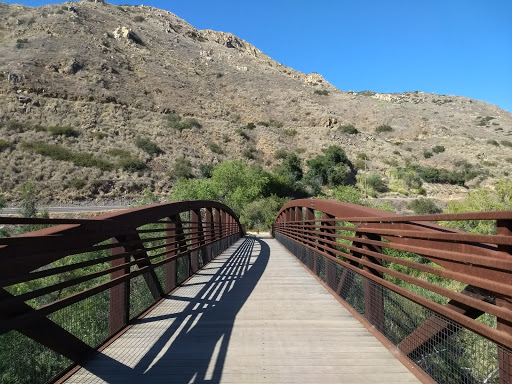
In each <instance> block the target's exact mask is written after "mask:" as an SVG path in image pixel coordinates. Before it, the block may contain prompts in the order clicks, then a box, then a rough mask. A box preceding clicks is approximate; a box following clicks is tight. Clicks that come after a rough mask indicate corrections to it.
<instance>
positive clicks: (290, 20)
mask: <svg viewBox="0 0 512 384" xmlns="http://www.w3.org/2000/svg"><path fill="white" fill-rule="evenodd" d="M7 2H8V3H15V2H16V3H23V4H25V5H31V6H39V5H42V4H47V3H49V2H48V1H46V2H45V1H7ZM51 2H53V1H51ZM113 3H114V4H134V5H135V4H141V3H140V2H134V1H130V0H122V1H113ZM143 4H144V5H150V6H153V7H157V8H163V9H167V10H169V11H171V12H173V13H175V14H176V15H178V16H179V17H181V18H183V19H185V20H186V21H187V22H189V23H190V24H192V25H193V26H194V27H196V28H198V29H206V28H208V29H214V30H219V31H224V32H231V33H233V34H235V35H237V36H238V37H241V38H242V39H244V40H247V41H248V42H250V43H251V44H253V45H255V46H256V47H257V48H259V49H260V50H262V51H263V52H265V53H266V54H268V55H269V56H271V57H272V58H273V59H275V60H277V61H279V62H281V63H283V64H284V65H287V66H289V67H292V68H294V69H296V70H299V71H302V72H306V73H309V72H318V73H320V74H322V75H323V76H324V77H325V78H326V79H327V80H328V81H329V82H330V83H332V84H333V85H335V86H336V87H338V88H340V89H342V90H344V91H348V90H354V91H362V90H365V89H369V90H372V91H374V92H405V91H415V90H419V91H424V92H435V93H438V94H451V95H460V96H466V97H471V98H474V99H478V100H483V101H486V102H488V103H491V104H495V105H498V106H499V107H500V108H503V109H506V110H508V111H512V0H427V1H417V0H316V1H311V0H309V1H303V0H273V1H269V0H258V1H240V0H238V1H235V0H220V1H211V0H181V1H157V0H145V1H144V2H143Z"/></svg>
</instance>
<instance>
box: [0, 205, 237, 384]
mask: <svg viewBox="0 0 512 384" xmlns="http://www.w3.org/2000/svg"><path fill="white" fill-rule="evenodd" d="M2 224H5V225H6V226H14V228H25V227H23V226H27V225H32V226H34V225H39V226H46V227H45V228H42V229H39V230H36V231H32V232H29V233H23V234H20V235H18V236H14V237H2V238H0V337H18V336H16V335H18V334H19V335H23V336H19V338H20V340H21V339H22V340H23V343H25V344H26V345H27V347H26V348H30V347H29V345H30V343H31V342H30V341H29V340H30V339H31V340H32V341H35V342H37V343H39V344H40V345H41V346H42V347H43V353H44V351H49V352H51V353H53V354H56V355H55V356H57V357H58V358H61V357H62V358H64V359H61V360H62V361H64V362H63V363H62V364H61V365H60V366H58V367H57V368H53V370H50V369H48V370H49V373H48V375H49V376H45V377H44V378H43V380H42V381H40V380H41V378H40V377H37V376H39V375H36V374H35V373H34V374H33V375H32V376H30V377H29V376H27V377H28V378H29V379H30V382H34V383H39V382H45V381H47V380H52V377H56V376H58V375H59V374H61V373H62V370H65V369H67V368H66V367H67V366H69V361H71V362H72V363H73V364H76V363H79V362H80V361H83V360H84V359H86V358H87V357H88V356H90V355H91V354H92V353H94V352H95V351H96V349H97V348H98V347H99V346H100V345H101V344H103V343H105V342H106V341H108V340H109V339H111V338H112V337H114V335H116V334H117V333H119V332H120V331H122V330H123V329H124V328H125V327H127V326H128V325H129V324H130V323H131V322H133V320H134V319H136V318H137V317H138V316H139V315H140V314H141V313H143V312H144V311H145V310H147V309H148V308H149V307H151V306H152V305H154V304H155V303H157V302H159V300H161V299H162V298H164V297H165V295H166V294H168V293H169V292H170V291H172V290H173V289H175V288H176V287H177V286H179V285H180V284H181V283H182V282H183V281H184V280H185V279H187V278H188V277H189V276H191V275H192V274H194V273H195V272H197V270H198V269H199V268H200V267H201V266H203V265H205V264H207V263H208V262H209V261H210V260H211V259H212V258H213V257H215V256H217V255H218V254H220V253H221V252H222V251H223V250H224V249H226V248H227V247H228V246H230V245H231V244H232V243H234V242H235V241H236V240H237V239H238V238H240V237H241V236H242V235H243V227H242V225H241V224H240V221H239V219H238V217H237V216H236V214H235V213H234V212H233V211H232V210H231V209H230V208H229V207H227V206H225V205H224V204H221V203H218V202H214V201H180V202H173V203H164V204H155V205H151V206H146V207H140V208H134V209H129V210H125V211H119V212H115V213H111V214H108V215H103V216H97V217H93V218H90V219H79V220H77V219H69V220H68V219H40V218H32V219H28V218H15V217H0V225H2ZM11 228H12V227H11ZM141 297H142V299H140V298H141ZM84 303H92V304H90V305H89V306H90V307H91V310H93V311H99V312H101V311H107V312H108V321H107V323H108V324H96V325H94V324H93V325H94V326H96V327H99V328H101V329H102V332H100V333H101V335H100V336H98V337H93V338H92V339H94V340H93V341H91V340H90V339H91V335H90V334H88V333H90V332H91V331H90V330H89V329H88V327H89V328H90V327H92V326H93V325H91V324H88V323H85V322H84V323H83V324H78V325H77V324H74V323H75V322H80V321H83V320H82V318H81V317H80V316H82V317H87V316H85V314H80V313H75V312H79V311H77V310H76V308H77V307H76V306H77V305H85V304H84ZM95 306H96V307H95ZM69 313H71V314H70V315H69V316H68V314H69ZM61 314H65V315H64V316H61ZM81 328H83V331H81V330H80V329H81ZM76 329H78V331H76ZM1 341H2V340H0V342H1ZM23 343H21V344H23ZM20 353H21V352H20ZM26 353H27V354H28V353H29V351H28V350H27V351H26ZM66 359H68V360H66ZM20 360H22V359H20ZM1 364H2V363H0V368H2V367H1ZM52 365H55V364H53V363H52V362H48V366H52ZM25 369H36V368H34V367H25ZM45 369H47V367H45V368H44V369H43V371H44V370H45ZM39 370H41V369H39ZM0 371H2V369H0ZM27 380H28V379H27V378H24V379H19V381H20V382H21V381H23V382H25V381H27ZM27 382H28V381H27Z"/></svg>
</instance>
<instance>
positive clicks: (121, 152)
mask: <svg viewBox="0 0 512 384" xmlns="http://www.w3.org/2000/svg"><path fill="white" fill-rule="evenodd" d="M107 153H108V154H109V155H111V156H117V157H121V158H127V157H132V154H131V153H130V152H129V151H127V150H125V149H120V148H110V149H109V150H108V151H107Z"/></svg>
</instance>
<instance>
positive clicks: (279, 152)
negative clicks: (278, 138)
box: [274, 148, 288, 159]
mask: <svg viewBox="0 0 512 384" xmlns="http://www.w3.org/2000/svg"><path fill="white" fill-rule="evenodd" d="M287 155H288V151H287V150H286V149H282V148H280V149H278V150H277V151H275V152H274V158H276V159H284V158H286V156H287Z"/></svg>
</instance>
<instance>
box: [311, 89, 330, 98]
mask: <svg viewBox="0 0 512 384" xmlns="http://www.w3.org/2000/svg"><path fill="white" fill-rule="evenodd" d="M314 93H315V95H321V96H327V95H329V91H327V90H325V89H322V90H320V89H315V92H314Z"/></svg>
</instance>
